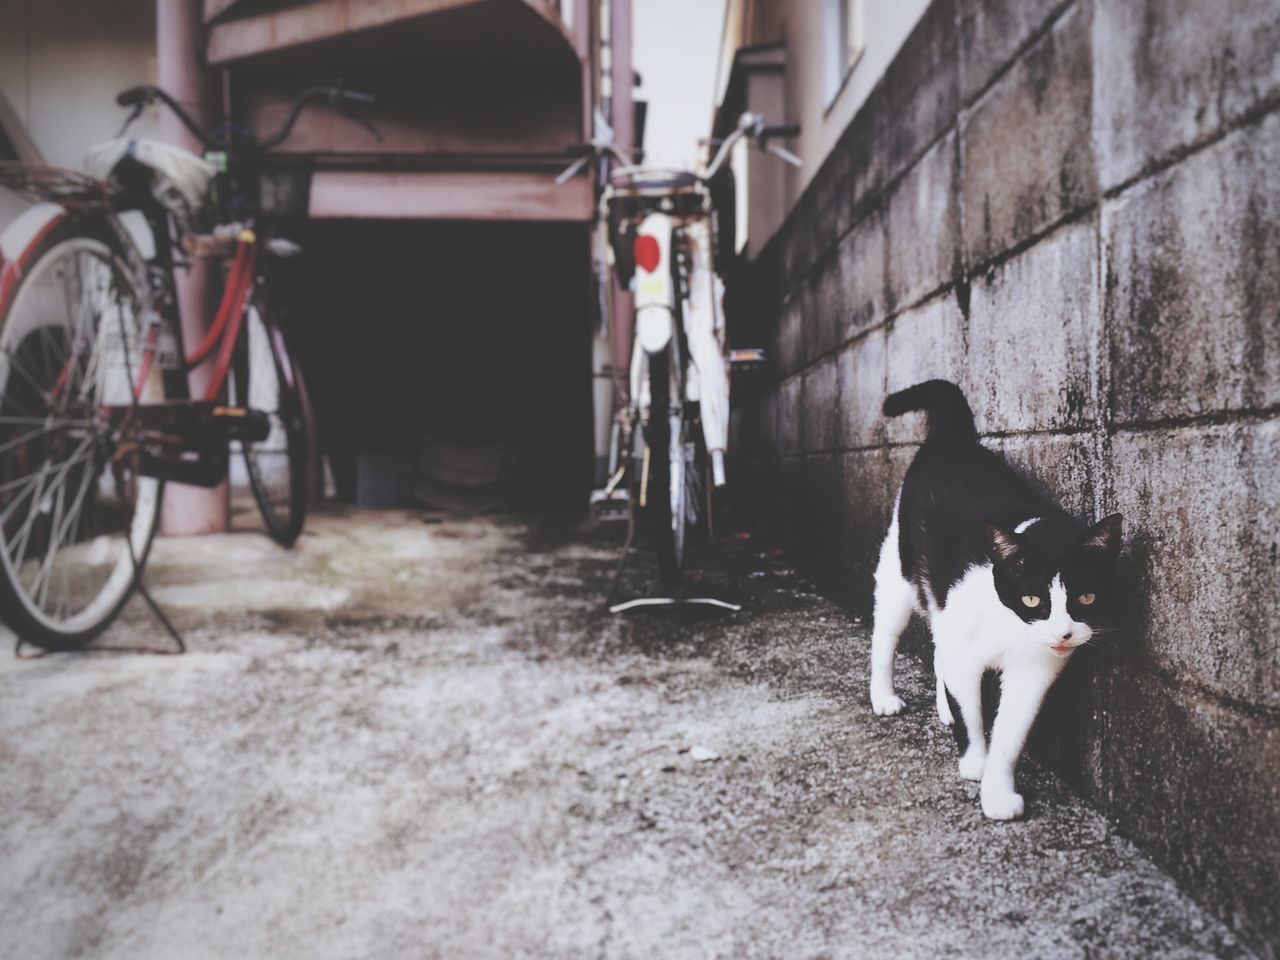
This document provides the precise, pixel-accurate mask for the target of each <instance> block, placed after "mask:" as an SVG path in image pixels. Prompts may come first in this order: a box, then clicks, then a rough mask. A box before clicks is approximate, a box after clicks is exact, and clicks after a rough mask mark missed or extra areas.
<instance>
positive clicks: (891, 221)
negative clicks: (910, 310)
mask: <svg viewBox="0 0 1280 960" xmlns="http://www.w3.org/2000/svg"><path fill="white" fill-rule="evenodd" d="M958 175H959V156H958V154H957V152H956V135H955V133H954V132H953V133H951V134H948V135H947V136H945V137H943V139H942V140H940V141H938V143H936V144H935V145H934V146H933V147H931V148H930V149H929V151H928V152H927V153H926V154H925V155H924V156H923V157H921V159H920V161H919V162H918V163H917V164H916V165H915V166H914V167H912V168H911V169H910V170H909V171H908V172H907V173H906V175H905V176H903V178H902V179H901V180H899V181H898V183H897V185H896V186H895V187H894V189H893V191H892V192H891V193H890V194H889V196H888V200H887V201H886V215H885V219H886V222H887V227H888V230H887V232H888V244H889V246H888V260H887V262H888V267H887V269H888V276H889V283H888V292H889V304H888V305H889V308H890V309H894V308H895V307H904V306H909V305H910V304H913V303H915V302H916V301H917V300H919V299H920V298H921V297H923V296H924V295H925V294H927V293H930V292H932V291H934V290H936V289H938V288H939V287H941V286H944V285H945V284H947V283H949V282H950V281H951V278H952V277H953V276H954V275H955V273H956V270H957V266H958V258H959V247H960V214H959V208H958V204H957V201H956V178H957V177H958Z"/></svg>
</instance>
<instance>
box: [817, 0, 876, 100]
mask: <svg viewBox="0 0 1280 960" xmlns="http://www.w3.org/2000/svg"><path fill="white" fill-rule="evenodd" d="M824 2H825V5H826V17H825V18H824V22H823V33H824V40H825V43H826V46H827V53H826V67H827V78H826V94H827V96H826V101H827V106H828V107H830V106H831V104H832V103H834V102H835V99H836V97H838V96H839V95H840V91H841V90H842V89H844V84H845V81H846V80H848V79H849V74H850V73H852V72H853V68H854V67H855V66H857V65H858V58H859V57H861V56H862V49H863V47H864V45H865V42H866V38H865V36H864V34H863V23H862V3H863V0H824Z"/></svg>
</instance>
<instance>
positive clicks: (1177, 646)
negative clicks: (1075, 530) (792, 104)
mask: <svg viewBox="0 0 1280 960" xmlns="http://www.w3.org/2000/svg"><path fill="white" fill-rule="evenodd" d="M1277 170H1280V16H1278V15H1277V10H1276V7H1275V4H1274V0H1219V2H1214V3H1208V2H1192V0H1183V2H1168V0H1067V2H1061V0H1059V2H1051V0H934V2H933V3H932V5H931V6H930V8H929V10H928V12H927V13H926V14H925V16H924V17H923V19H922V20H921V22H920V24H919V25H918V26H917V28H916V30H915V31H914V33H913V34H912V36H911V37H910V39H909V40H908V41H907V43H906V44H905V46H904V47H903V49H902V50H901V52H900V53H899V55H898V57H897V58H896V59H895V61H894V63H893V64H892V66H891V67H890V69H889V71H888V72H887V74H886V76H885V77H884V79H883V81H882V82H881V83H880V85H879V86H878V87H877V88H876V90H875V91H874V92H873V94H872V95H871V97H870V99H869V100H868V101H867V103H866V105H865V106H864V107H863V109H862V110H861V111H860V112H859V113H858V114H857V116H856V117H855V118H854V119H853V121H852V123H851V124H850V126H849V128H848V129H847V130H846V132H845V134H844V136H843V137H842V138H841V140H840V142H839V144H838V146H837V148H836V149H835V151H834V152H833V153H832V154H831V155H830V156H829V157H828V158H827V159H826V161H825V163H824V165H823V167H822V168H821V170H820V171H819V172H818V174H817V175H816V176H815V178H814V180H813V182H812V183H811V185H810V187H809V189H808V190H807V191H806V193H805V194H804V195H803V196H802V198H801V199H800V201H799V202H798V204H797V205H796V207H795V208H794V209H793V210H792V211H791V213H790V216H789V217H788V219H787V221H786V223H785V224H784V226H783V228H782V230H781V231H780V232H779V233H778V234H777V235H776V236H775V237H774V238H773V239H772V241H771V242H770V243H769V244H768V245H767V246H766V247H765V249H764V250H763V252H762V253H761V255H760V256H759V258H757V260H756V261H755V262H754V263H752V264H750V265H749V266H747V267H746V268H744V269H743V270H741V271H740V275H739V276H738V277H737V279H736V281H735V282H734V283H733V285H732V287H731V291H730V301H729V306H730V311H731V323H732V325H733V326H734V328H735V329H736V331H737V333H736V335H735V339H737V340H738V341H739V342H741V343H743V344H744V345H746V344H759V343H764V344H766V345H768V346H769V347H770V348H771V351H772V357H773V370H772V373H771V374H770V375H767V376H766V377H764V378H763V381H762V382H759V383H757V384H756V385H755V386H754V387H751V386H746V385H744V387H743V389H740V390H738V393H737V401H736V410H735V414H734V421H733V430H734V446H735V452H734V457H735V460H736V470H737V472H736V474H735V482H736V483H737V486H738V490H739V493H740V495H742V496H743V497H744V498H745V499H746V500H748V501H750V503H751V506H752V510H753V512H754V513H755V515H757V516H760V517H762V518H764V519H765V521H766V523H767V524H768V525H770V526H771V527H772V528H773V529H774V531H775V532H776V534H777V535H778V536H779V537H780V538H781V539H783V540H784V541H786V542H787V543H788V544H789V545H790V546H791V547H792V548H793V549H794V550H795V551H796V552H797V553H798V554H799V555H800V556H801V557H802V558H804V561H805V562H806V563H808V564H809V566H810V568H811V570H812V572H813V574H814V575H815V576H816V577H817V579H818V580H819V582H820V584H821V585H822V586H823V587H824V588H826V589H828V590H830V591H832V592H835V593H837V594H839V595H841V596H844V597H845V598H847V599H848V600H849V601H850V602H851V603H852V604H853V605H854V606H856V607H857V608H859V609H861V610H863V611H867V612H869V609H870V598H871V590H872V570H873V569H874V564H875V557H876V553H877V550H878V546H879V541H880V538H881V537H882V536H883V533H884V529H885V527H886V524H887V520H888V514H889V510H890V507H891V504H892V498H893V496H894V494H895V492H896V489H897V486H898V484H899V483H900V481H901V478H902V475H903V473H904V471H905V469H906V466H907V464H908V463H909V462H910V460H911V457H912V455H913V454H914V451H915V449H916V447H917V445H918V443H919V441H920V439H921V435H922V427H923V424H922V423H921V422H920V421H921V420H922V418H909V419H903V420H895V421H885V420H884V419H882V418H881V417H880V414H879V408H880V404H881V402H882V400H883V398H884V396H885V394H886V393H888V392H890V391H892V390H895V389H898V388H901V387H905V386H907V385H909V384H912V383H915V382H917V381H919V380H923V379H926V378H928V377H946V378H949V379H952V380H955V381H956V382H958V383H959V384H961V385H962V386H963V387H964V389H965V391H966V392H967V394H968V396H969V398H970V402H971V403H972V405H973V408H974V411H975V413H976V416H977V421H978V425H979V429H980V430H981V431H982V433H983V436H984V438H985V440H984V442H986V443H987V444H989V445H991V446H993V447H995V448H998V449H1000V450H1001V451H1002V452H1003V453H1004V454H1005V455H1006V456H1007V457H1008V458H1009V459H1010V460H1011V461H1013V462H1014V463H1016V464H1018V465H1020V466H1021V467H1023V468H1025V469H1026V470H1027V471H1028V472H1029V473H1031V474H1032V475H1033V476H1034V477H1035V478H1036V479H1037V481H1038V482H1039V483H1041V484H1042V485H1043V487H1044V488H1045V490H1046V491H1048V492H1049V493H1051V494H1052V495H1054V496H1056V497H1057V498H1058V499H1059V500H1060V501H1061V502H1062V503H1063V504H1064V505H1066V506H1068V507H1069V508H1070V509H1072V510H1074V511H1076V512H1077V513H1078V514H1079V515H1081V516H1082V518H1084V519H1092V518H1095V517H1099V516H1102V515H1104V514H1106V513H1109V512H1111V511H1114V510H1119V511H1121V512H1123V513H1124V515H1125V519H1126V525H1127V540H1128V543H1127V549H1128V556H1129V558H1130V563H1129V566H1130V571H1131V574H1132V581H1133V582H1132V595H1133V602H1132V607H1133V609H1134V611H1135V612H1134V616H1133V619H1132V623H1131V624H1129V625H1127V627H1126V629H1125V630H1123V631H1122V632H1121V633H1120V634H1119V635H1117V636H1115V637H1113V638H1111V643H1110V644H1109V645H1108V646H1107V647H1106V648H1105V649H1103V650H1101V651H1096V652H1093V653H1092V659H1089V658H1084V657H1082V658H1079V660H1078V662H1076V663H1073V664H1072V666H1071V668H1070V670H1069V671H1068V674H1067V675H1066V676H1065V677H1064V679H1063V681H1062V683H1061V684H1060V685H1059V687H1058V689H1056V690H1055V692H1054V696H1053V698H1052V702H1051V703H1050V704H1049V706H1048V707H1047V709H1046V714H1045V716H1044V718H1043V720H1042V722H1041V723H1040V724H1039V726H1038V729H1037V732H1036V736H1035V741H1034V747H1035V749H1036V750H1038V751H1039V753H1040V754H1041V755H1042V756H1044V757H1046V758H1047V759H1048V760H1049V761H1050V762H1051V763H1053V764H1054V765H1055V766H1056V767H1057V769H1058V770H1059V771H1060V772H1061V773H1062V774H1063V775H1064V776H1066V777H1067V778H1068V779H1069V781H1070V782H1072V783H1073V784H1075V785H1076V786H1077V787H1078V788H1079V789H1080V790H1081V791H1082V792H1084V793H1085V794H1086V795H1087V796H1089V797H1090V798H1092V800H1093V801H1094V802H1096V803H1097V804H1098V805H1099V806H1100V807H1101V808H1102V809H1103V810H1104V811H1105V812H1107V813H1108V814H1109V815H1110V816H1111V817H1112V818H1113V820H1114V821H1115V823H1116V824H1117V826H1118V828H1119V829H1120V830H1121V831H1122V832H1124V833H1125V834H1127V835H1129V836H1131V837H1133V838H1134V839H1135V840H1137V841H1138V842H1139V843H1140V844H1141V845H1143V846H1144V847H1145V848H1146V849H1147V850H1149V851H1151V852H1152V853H1153V854H1155V855H1156V856H1157V858H1158V859H1159V860H1160V861H1161V862H1162V863H1163V864H1164V865H1165V866H1166V867H1167V868H1169V869H1170V870H1171V871H1172V872H1173V873H1174V874H1175V875H1176V876H1177V877H1178V878H1179V879H1180V880H1181V881H1182V882H1183V883H1184V884H1185V885H1186V886H1187V887H1188V888H1189V889H1190V890H1192V891H1193V892H1194V893H1196V894H1198V895H1199V896H1200V897H1201V898H1202V899H1203V900H1204V902H1205V903H1206V904H1208V905H1209V906H1210V907H1211V909H1213V910H1214V911H1216V912H1217V913H1218V914H1219V915H1220V916H1221V917H1223V918H1224V919H1225V920H1226V921H1227V922H1229V923H1230V924H1232V925H1233V926H1234V927H1235V928H1236V929H1237V930H1238V931H1239V932H1240V933H1241V935H1242V936H1243V937H1244V938H1245V939H1246V941H1247V942H1249V943H1251V944H1253V945H1254V946H1255V947H1257V948H1259V949H1260V950H1261V951H1262V952H1263V954H1264V955H1265V956H1270V957H1275V956H1280V640H1278V639H1277V638H1280V609H1278V599H1277V598H1278V596H1280V566H1278V561H1277V549H1278V543H1280V177H1278V176H1277V175H1276V171H1277ZM914 649H915V650H916V652H917V653H920V654H924V653H925V652H926V648H925V647H924V645H923V640H922V637H921V636H920V635H919V634H917V636H916V639H915V641H914Z"/></svg>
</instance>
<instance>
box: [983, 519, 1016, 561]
mask: <svg viewBox="0 0 1280 960" xmlns="http://www.w3.org/2000/svg"><path fill="white" fill-rule="evenodd" d="M987 552H988V553H990V554H991V559H992V560H993V561H994V562H995V563H1009V562H1010V561H1012V560H1015V559H1017V557H1018V554H1020V553H1021V552H1022V543H1021V541H1019V540H1018V537H1017V535H1016V534H1012V533H1010V532H1009V531H1008V530H1005V529H1003V528H1002V527H997V526H996V525H995V524H993V523H989V524H987Z"/></svg>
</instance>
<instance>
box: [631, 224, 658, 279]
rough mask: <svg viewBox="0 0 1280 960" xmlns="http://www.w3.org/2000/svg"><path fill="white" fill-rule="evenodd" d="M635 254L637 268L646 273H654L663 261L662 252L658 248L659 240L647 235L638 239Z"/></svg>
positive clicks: (643, 234) (644, 234)
mask: <svg viewBox="0 0 1280 960" xmlns="http://www.w3.org/2000/svg"><path fill="white" fill-rule="evenodd" d="M635 254H636V266H637V267H639V268H640V269H641V270H644V271H645V272H646V273H653V271H654V270H656V269H657V268H658V262H659V261H660V260H661V259H662V250H661V249H660V248H659V247H658V241H657V239H656V238H655V237H651V236H649V234H647V233H642V234H640V236H638V237H636V245H635Z"/></svg>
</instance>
